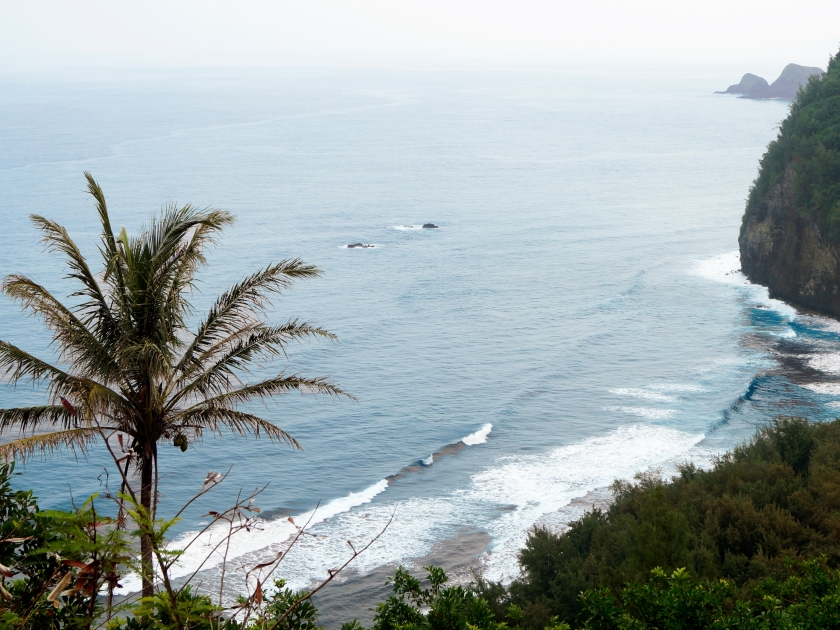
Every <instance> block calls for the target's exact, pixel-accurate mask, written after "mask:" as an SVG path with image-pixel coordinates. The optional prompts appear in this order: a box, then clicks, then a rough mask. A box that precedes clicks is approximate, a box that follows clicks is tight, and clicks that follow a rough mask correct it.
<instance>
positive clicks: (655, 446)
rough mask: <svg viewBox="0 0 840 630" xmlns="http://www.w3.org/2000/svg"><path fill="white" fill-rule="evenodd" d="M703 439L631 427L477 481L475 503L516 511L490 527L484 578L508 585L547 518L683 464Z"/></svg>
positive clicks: (509, 464) (512, 462) (514, 462)
mask: <svg viewBox="0 0 840 630" xmlns="http://www.w3.org/2000/svg"><path fill="white" fill-rule="evenodd" d="M702 439H703V435H702V434H690V433H685V432H683V431H677V430H676V429H670V428H666V427H657V426H652V425H633V426H628V427H622V428H619V429H616V430H615V431H612V432H611V433H609V434H607V435H605V436H602V437H597V438H590V439H588V440H584V441H583V442H580V443H578V444H572V445H569V446H564V447H561V448H557V449H554V450H553V451H551V452H549V453H546V454H543V455H536V456H532V457H518V458H511V459H509V460H508V461H506V462H504V463H502V465H500V466H497V467H494V468H491V469H489V470H487V471H485V472H483V473H479V474H477V475H474V476H473V482H474V485H473V487H472V488H471V490H470V492H469V494H471V495H472V496H471V498H473V500H483V501H487V502H492V503H496V504H502V505H513V506H516V507H515V509H514V510H511V511H507V512H505V513H504V514H503V515H502V516H500V517H498V518H496V519H494V520H493V521H491V522H490V523H488V526H487V531H488V533H490V535H491V536H492V538H493V543H492V546H491V550H490V554H489V555H488V557H487V561H486V572H485V576H486V577H487V578H489V579H492V580H505V581H507V580H509V579H510V578H512V577H514V576H515V575H516V574H517V572H518V565H517V553H518V552H519V550H520V549H521V548H522V547H523V546H524V543H525V538H526V536H527V532H528V530H529V529H530V528H531V527H532V526H533V524H534V523H536V522H537V521H538V520H539V519H540V518H541V517H542V516H543V515H544V514H548V513H551V512H556V511H557V510H559V509H560V508H562V507H564V506H565V505H567V504H568V503H569V502H570V501H571V500H572V499H574V498H575V497H580V496H583V495H585V494H586V493H587V492H589V491H591V490H594V489H596V488H602V487H604V486H607V485H609V484H610V483H612V482H613V481H614V480H615V479H630V478H632V477H633V475H634V474H635V473H638V472H641V471H645V470H649V469H650V468H652V467H658V466H661V465H662V464H664V463H666V462H668V461H670V460H674V459H675V458H679V457H680V455H683V454H685V453H686V452H687V451H688V450H689V449H691V448H692V447H694V446H695V445H696V444H697V443H698V442H700V441H701V440H702ZM594 463H597V464H596V465H593V464H594Z"/></svg>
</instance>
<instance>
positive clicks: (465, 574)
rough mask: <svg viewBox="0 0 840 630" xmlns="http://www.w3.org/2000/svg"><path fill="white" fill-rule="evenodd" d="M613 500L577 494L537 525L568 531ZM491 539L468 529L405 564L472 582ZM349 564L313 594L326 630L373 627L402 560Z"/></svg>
mask: <svg viewBox="0 0 840 630" xmlns="http://www.w3.org/2000/svg"><path fill="white" fill-rule="evenodd" d="M611 502H612V492H610V490H609V489H608V488H599V489H597V490H594V491H592V492H589V493H587V494H586V495H584V496H582V497H578V498H575V499H573V500H572V501H571V502H570V503H569V504H568V505H567V506H565V507H563V508H561V509H560V510H558V511H557V512H553V513H551V514H546V515H545V516H544V517H543V518H541V519H540V520H539V521H538V522H537V525H538V526H544V527H548V528H549V529H552V530H554V531H557V532H563V531H565V530H566V529H567V528H568V525H567V523H569V522H571V521H574V520H577V519H579V518H581V517H582V516H583V515H584V514H585V513H586V512H590V511H592V509H593V508H594V509H601V510H605V509H607V508H609V505H610V503H611ZM490 542H491V538H490V536H489V535H488V534H487V532H484V531H481V530H463V531H461V532H459V534H458V535H457V536H456V537H455V538H451V539H449V540H444V541H441V542H439V543H438V544H437V545H435V547H434V548H433V549H432V552H431V553H430V554H428V555H426V556H423V557H422V558H413V559H412V560H411V561H409V562H407V563H406V565H405V566H406V568H408V569H409V570H410V571H411V573H412V574H413V575H415V576H417V577H418V578H424V577H425V575H426V572H425V571H424V570H423V567H426V566H429V565H434V566H438V567H441V568H443V570H444V571H446V574H447V575H448V576H449V583H450V584H467V583H469V582H471V581H472V580H473V572H474V571H481V569H482V561H483V558H484V557H485V556H486V554H487V552H488V547H489V544H490ZM348 569H349V570H348V571H347V573H346V574H343V575H342V576H340V577H339V578H337V579H336V580H335V581H334V582H332V583H330V584H328V585H327V586H326V587H324V589H323V590H322V591H320V592H319V593H318V594H316V595H315V596H314V597H313V598H312V601H313V602H314V604H315V606H316V608H317V609H318V616H319V621H320V623H321V624H322V625H323V627H324V628H326V630H339V628H341V625H342V624H343V623H345V622H347V621H352V620H353V619H357V620H358V621H359V622H360V623H361V624H362V625H363V626H365V627H370V625H371V623H372V622H373V615H374V610H373V608H374V606H376V604H378V603H379V602H382V601H384V600H385V599H387V597H388V596H389V595H390V594H391V587H390V586H389V585H386V584H385V582H386V580H387V579H388V578H392V577H393V576H394V572H395V571H396V570H397V565H396V564H392V565H386V566H383V567H379V568H377V569H375V570H374V571H371V572H369V573H366V574H364V575H362V574H360V573H358V572H356V571H354V570H353V569H352V567H349V568H348Z"/></svg>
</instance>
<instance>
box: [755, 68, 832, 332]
mask: <svg viewBox="0 0 840 630" xmlns="http://www.w3.org/2000/svg"><path fill="white" fill-rule="evenodd" d="M788 67H790V66H788ZM783 74H784V73H783ZM781 78H782V77H780V80H781ZM838 129H840V53H838V55H837V56H835V57H834V58H833V59H832V60H831V62H830V63H829V66H828V72H827V74H825V76H823V77H822V78H821V79H820V80H818V81H813V82H810V83H809V84H808V85H807V87H806V88H805V89H804V90H803V92H802V93H801V96H799V97H798V99H797V101H796V103H795V104H794V105H793V107H791V112H790V115H789V116H788V118H787V119H786V120H785V121H784V122H783V123H782V125H781V128H780V131H779V137H778V139H777V140H775V141H774V142H772V143H771V144H770V145H769V147H768V150H767V153H766V154H765V155H764V157H763V158H762V159H761V169H760V170H759V174H758V178H757V179H756V180H755V183H754V184H753V187H752V188H751V189H750V195H749V199H748V200H747V207H746V211H745V213H744V220H743V222H742V225H741V234H740V236H739V238H738V246H739V249H740V251H741V268H742V270H743V272H744V274H745V275H746V276H747V278H749V279H750V280H751V281H752V282H756V283H758V284H763V285H765V286H767V287H768V288H769V289H770V295H771V296H772V297H775V298H779V299H782V300H784V301H786V302H789V303H791V304H793V305H795V306H799V307H804V308H806V309H809V310H813V311H819V312H823V313H828V314H830V315H833V316H835V317H840V186H838V181H840V150H839V149H840V147H838V145H837V140H836V138H837V130H838Z"/></svg>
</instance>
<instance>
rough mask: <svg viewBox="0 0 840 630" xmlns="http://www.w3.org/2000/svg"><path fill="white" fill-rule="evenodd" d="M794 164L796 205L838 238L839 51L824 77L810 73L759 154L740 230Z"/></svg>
mask: <svg viewBox="0 0 840 630" xmlns="http://www.w3.org/2000/svg"><path fill="white" fill-rule="evenodd" d="M788 167H792V169H793V173H794V175H795V177H794V195H795V201H796V207H797V209H798V210H799V212H800V213H802V214H804V215H806V216H811V217H814V218H815V219H817V221H818V222H819V225H820V227H821V228H822V229H823V230H825V231H826V233H827V234H829V236H830V237H831V239H832V240H834V241H836V242H840V53H838V54H837V55H836V56H835V57H834V58H832V59H831V60H829V63H828V69H827V71H826V73H825V75H824V76H823V77H822V78H821V79H820V78H817V77H811V79H810V81H809V82H808V85H807V86H806V87H804V88H803V89H802V90H801V91H800V92H799V95H798V96H797V98H796V100H795V101H794V102H793V103H792V104H791V107H790V114H789V115H788V117H787V118H786V119H785V120H784V122H782V124H781V127H780V129H779V135H778V137H777V138H776V139H775V140H774V141H773V142H771V143H770V145H769V146H768V147H767V152H766V153H765V154H764V156H763V157H762V158H761V163H760V168H759V173H758V177H757V178H756V180H755V182H753V186H752V187H751V189H750V194H749V198H748V199H747V207H746V212H745V214H744V221H743V224H742V230H743V229H744V227H745V226H746V222H747V218H748V217H749V215H750V213H752V212H753V211H755V209H756V208H757V207H758V205H759V204H760V203H761V200H762V198H763V197H764V195H765V194H766V193H767V191H768V190H769V189H770V188H771V187H772V186H773V185H774V184H775V183H777V182H778V181H779V180H780V179H781V177H782V176H783V174H784V173H785V171H786V170H787V169H788Z"/></svg>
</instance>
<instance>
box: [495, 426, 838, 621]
mask: <svg viewBox="0 0 840 630" xmlns="http://www.w3.org/2000/svg"><path fill="white" fill-rule="evenodd" d="M614 490H615V495H616V500H615V502H614V504H613V505H612V506H611V507H610V508H609V510H607V511H606V512H601V511H599V510H594V511H593V512H591V513H589V514H587V515H586V516H584V517H583V518H582V519H580V520H579V521H577V522H575V523H572V524H571V527H570V529H569V530H568V531H567V532H565V533H563V534H556V533H553V532H551V531H548V530H545V529H537V530H535V531H533V532H532V533H531V535H530V537H529V539H528V542H527V545H526V547H525V549H523V550H522V552H521V555H520V562H521V565H522V570H523V573H522V577H521V578H520V580H518V581H516V582H514V583H513V584H512V585H511V586H510V588H509V589H507V590H506V591H504V592H502V591H499V590H498V589H497V590H496V591H495V592H493V590H492V589H491V588H490V586H491V585H487V584H484V585H483V587H484V589H485V591H484V592H485V593H486V595H487V597H488V598H490V599H493V600H495V601H496V606H497V607H500V608H503V607H504V606H503V605H509V604H513V605H516V606H517V607H519V608H520V609H521V610H522V619H523V623H524V624H525V625H526V626H528V627H531V628H542V627H543V626H544V625H545V624H546V623H547V621H548V620H549V619H550V618H551V617H553V616H558V617H559V619H560V620H561V621H567V622H570V623H572V622H575V621H577V620H579V619H580V618H581V615H583V614H584V612H585V610H586V608H587V606H590V605H592V604H593V602H597V601H600V600H598V598H594V599H593V597H594V596H591V597H590V599H589V600H587V599H586V598H584V599H581V598H580V597H579V596H578V595H579V593H581V592H582V591H587V590H597V589H606V591H605V592H609V593H611V594H613V595H614V596H615V597H617V598H618V600H619V601H623V599H622V597H623V595H622V588H623V587H624V586H625V585H627V584H631V585H643V584H645V583H646V582H647V581H648V580H649V579H650V577H651V570H653V569H656V568H658V569H660V570H661V571H664V572H665V574H671V573H672V572H673V571H676V570H678V569H685V571H686V572H685V574H681V575H682V576H683V577H681V578H680V579H683V578H684V579H691V580H694V581H696V582H695V583H694V584H695V586H696V584H699V583H713V584H714V583H716V582H717V581H718V580H720V579H725V580H727V584H728V586H727V588H728V589H730V591H731V594H732V595H731V596H732V597H735V598H737V599H739V600H743V601H747V602H748V601H752V599H753V598H754V597H757V596H758V594H759V593H760V592H761V590H760V588H759V585H760V584H763V583H764V582H762V580H766V579H768V578H773V579H776V580H777V581H780V582H783V581H784V580H785V579H787V578H788V577H789V576H790V575H791V571H792V570H793V569H792V567H791V565H790V561H792V560H794V561H802V560H805V559H809V558H818V557H821V558H823V559H824V564H825V567H826V570H828V569H833V568H834V567H837V565H838V564H840V421H834V422H831V423H824V424H809V423H807V422H806V421H804V420H802V419H791V418H780V419H779V420H777V421H776V422H775V423H774V424H773V425H772V426H770V427H768V428H766V429H763V430H762V431H760V432H759V434H758V435H757V436H756V437H755V439H754V440H753V441H752V442H751V443H750V444H747V445H744V446H741V447H739V448H736V449H735V450H734V451H733V452H732V453H730V454H728V455H726V456H725V457H723V458H722V459H721V460H720V461H719V462H717V463H716V464H715V466H714V467H713V468H712V469H710V470H708V471H700V470H697V469H696V468H694V467H693V466H686V467H684V468H682V470H681V474H680V475H679V477H676V478H675V479H673V480H672V481H671V482H670V483H668V482H665V481H663V480H661V479H659V478H657V477H655V476H650V475H648V476H641V477H639V478H638V479H637V482H636V483H633V484H630V483H621V482H619V483H616V484H615V486H614ZM826 579H829V578H826ZM830 579H831V580H834V581H836V575H835V574H834V573H830ZM717 588H718V587H717V586H715V587H714V589H717ZM761 588H765V587H761ZM633 589H636V590H633ZM714 589H712V591H711V592H713V593H717V591H716V590H714ZM640 592H641V591H639V590H638V589H637V588H636V587H635V586H634V587H633V588H631V590H630V591H629V592H628V593H633V597H635V598H637V597H638V596H639V595H638V594H639V593H640ZM587 602H588V603H587ZM497 610H498V608H497Z"/></svg>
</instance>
